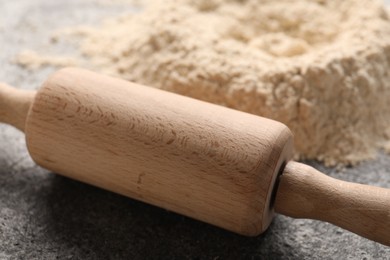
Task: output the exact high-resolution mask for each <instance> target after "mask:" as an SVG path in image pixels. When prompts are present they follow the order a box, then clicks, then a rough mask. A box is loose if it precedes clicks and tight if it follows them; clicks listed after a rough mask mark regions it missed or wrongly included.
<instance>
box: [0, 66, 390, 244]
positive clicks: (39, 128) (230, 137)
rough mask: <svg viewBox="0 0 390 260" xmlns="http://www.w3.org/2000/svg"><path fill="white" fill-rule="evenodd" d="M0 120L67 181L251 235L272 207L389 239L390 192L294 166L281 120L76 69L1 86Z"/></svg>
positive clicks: (263, 223)
mask: <svg viewBox="0 0 390 260" xmlns="http://www.w3.org/2000/svg"><path fill="white" fill-rule="evenodd" d="M0 121H1V122H5V123H8V124H11V125H13V126H15V127H16V128H18V129H20V130H22V131H24V132H25V134H26V143H27V147H28V151H29V153H30V155H31V157H32V159H33V160H34V161H35V162H36V163H37V164H38V165H40V166H42V167H44V168H46V169H49V170H50V171H53V172H56V173H59V174H61V175H64V176H66V177H69V178H72V179H75V180H79V181H82V182H85V183H88V184H91V185H94V186H97V187H101V188H103V189H106V190H109V191H112V192H116V193H119V194H122V195H125V196H128V197H131V198H134V199H137V200H140V201H143V202H146V203H150V204H152V205H156V206H159V207H162V208H165V209H168V210H171V211H174V212H177V213H180V214H183V215H185V216H188V217H191V218H195V219H198V220H201V221H204V222H207V223H210V224H213V225H216V226H219V227H221V228H224V229H227V230H230V231H233V232H236V233H239V234H243V235H247V236H256V235H258V234H260V233H262V232H263V231H265V230H266V229H267V227H268V225H269V224H270V222H271V220H272V217H273V215H274V212H277V213H281V214H284V215H287V216H291V217H295V218H311V219H316V220H322V221H327V222H330V223H333V224H335V225H338V226H340V227H342V228H344V229H347V230H350V231H352V232H355V233H356V234H359V235H361V236H364V237H366V238H369V239H371V240H374V241H377V242H380V243H382V244H384V245H387V246H389V245H390V190H389V189H385V188H379V187H372V186H367V185H362V184H356V183H348V182H345V181H341V180H336V179H333V178H331V177H328V176H326V175H324V174H322V173H320V172H318V171H317V170H315V169H314V168H312V167H309V166H307V165H304V164H301V163H298V162H294V161H291V157H292V150H293V141H292V140H293V137H292V133H291V132H290V130H289V129H288V128H287V127H286V126H285V125H283V124H282V123H279V122H276V121H273V120H270V119H266V118H262V117H259V116H255V115H252V114H248V113H244V112H240V111H236V110H233V109H229V108H226V107H222V106H218V105H214V104H210V103H207V102H203V101H200V100H196V99H192V98H189V97H184V96H181V95H177V94H174V93H170V92H166V91H163V90H159V89H156V88H151V87H146V86H141V85H137V84H134V83H130V82H127V81H124V80H120V79H115V78H111V77H108V76H103V75H99V74H96V73H94V72H90V71H87V70H82V69H77V68H66V69H62V70H59V71H57V72H55V73H54V74H52V75H51V76H50V77H49V78H48V79H47V80H46V82H45V83H44V84H43V85H42V87H41V88H40V89H39V90H38V91H37V92H35V91H26V90H18V89H16V88H12V87H10V86H8V85H5V84H2V85H1V87H0Z"/></svg>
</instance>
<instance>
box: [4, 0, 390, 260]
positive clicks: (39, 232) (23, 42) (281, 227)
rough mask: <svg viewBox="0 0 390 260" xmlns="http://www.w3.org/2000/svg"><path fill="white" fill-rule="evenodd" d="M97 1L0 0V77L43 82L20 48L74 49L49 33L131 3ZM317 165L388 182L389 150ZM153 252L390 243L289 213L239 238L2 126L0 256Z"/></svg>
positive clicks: (210, 254) (305, 255)
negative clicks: (58, 162)
mask: <svg viewBox="0 0 390 260" xmlns="http://www.w3.org/2000/svg"><path fill="white" fill-rule="evenodd" d="M97 2H98V1H97V0H85V1H77V0H70V1H65V2H64V1H50V0H35V1H30V0H13V1H5V0H0V37H1V41H0V64H1V70H0V81H6V82H8V83H10V84H13V85H15V86H19V87H21V88H27V89H34V88H38V87H39V85H40V83H41V82H42V81H43V80H44V79H45V78H46V77H47V76H48V74H49V73H50V72H52V71H53V70H54V69H53V68H45V69H41V70H38V71H28V70H25V69H22V68H20V67H18V66H16V65H14V64H12V62H11V60H12V58H13V57H14V56H15V55H16V54H17V53H18V52H19V51H21V50H23V49H33V50H37V51H38V52H41V53H52V54H58V53H65V54H66V53H74V51H75V50H74V48H73V47H72V45H71V44H66V43H58V44H55V45H53V44H49V39H50V33H51V32H52V31H54V30H55V29H58V28H62V27H65V26H70V25H75V24H80V23H86V24H93V23H96V22H97V21H99V20H100V19H101V18H102V17H106V16H110V15H112V14H118V13H121V12H123V11H126V10H129V7H126V6H125V5H121V4H115V5H102V4H97ZM124 7H126V8H124ZM310 164H312V165H314V166H315V167H316V168H319V169H320V170H322V171H324V172H326V173H327V174H329V175H331V176H333V177H337V178H340V179H344V180H348V181H354V182H360V183H367V184H372V185H377V186H382V187H390V156H388V155H383V154H380V155H379V156H378V158H377V159H376V160H374V161H370V162H366V163H362V164H361V165H359V166H357V167H354V168H348V169H346V170H345V171H343V172H338V171H337V170H336V169H329V168H325V167H323V166H321V165H320V164H317V163H315V162H310ZM389 204H390V202H389ZM149 258H152V259H155V258H159V259H160V258H170V259H171V258H180V259H181V258H191V259H194V258H195V259H196V258H200V259H240V258H245V259H247V258H255V259H263V258H264V259H390V248H389V247H385V246H383V245H380V244H378V243H375V242H371V241H368V240H366V239H364V238H361V237H359V236H357V235H354V234H352V233H350V232H348V231H344V230H342V229H340V228H337V227H335V226H332V225H330V224H327V223H321V222H318V221H313V220H294V219H291V218H288V217H284V216H277V217H276V218H275V220H274V222H273V224H272V225H271V227H270V228H269V230H268V231H267V232H266V233H265V234H263V235H261V236H258V237H256V238H246V237H242V236H239V235H235V234H232V233H230V232H227V231H224V230H221V229H218V228H216V227H212V226H210V225H207V224H204V223H201V222H198V221H195V220H191V219H188V218H186V217H183V216H179V215H177V214H174V213H171V212H167V211H165V210H162V209H159V208H156V207H153V206H149V205H146V204H143V203H140V202H137V201H134V200H131V199H128V198H125V197H122V196H119V195H116V194H113V193H110V192H107V191H104V190H100V189H98V188H94V187H91V186H89V185H86V184H82V183H79V182H75V181H73V180H70V179H67V178H64V177H61V176H58V175H55V174H52V173H50V172H47V171H45V170H43V169H41V168H39V167H38V166H36V165H34V163H33V162H32V161H31V159H30V158H29V156H28V153H27V150H26V148H25V141H24V136H23V134H22V133H20V132H18V131H17V130H16V129H14V128H12V127H9V126H5V125H0V259H149Z"/></svg>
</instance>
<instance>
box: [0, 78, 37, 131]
mask: <svg viewBox="0 0 390 260" xmlns="http://www.w3.org/2000/svg"><path fill="white" fill-rule="evenodd" d="M34 96H35V91H27V90H19V89H16V88H13V87H10V86H8V85H6V84H4V83H0V122H4V123H7V124H10V125H13V126H14V127H16V128H18V129H19V130H21V131H24V124H25V121H26V118H27V113H28V110H29V109H30V106H31V103H32V101H33V99H34Z"/></svg>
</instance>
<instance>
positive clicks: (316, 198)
mask: <svg viewBox="0 0 390 260" xmlns="http://www.w3.org/2000/svg"><path fill="white" fill-rule="evenodd" d="M275 210H276V211H277V212H278V213H281V214H284V215H287V216H290V217H294V218H310V219H317V220H322V221H327V222H330V223H332V224H335V225H337V226H339V227H342V228H345V229H347V230H350V231H352V232H354V233H356V234H359V235H361V236H363V237H366V238H369V239H371V240H374V241H377V242H380V243H382V244H385V245H387V246H390V189H384V188H379V187H373V186H368V185H362V184H358V183H350V182H345V181H341V180H337V179H334V178H331V177H329V176H326V175H325V174H322V173H321V172H319V171H317V170H316V169H314V168H313V167H310V166H308V165H304V164H302V163H298V162H289V163H288V164H287V166H286V168H285V170H284V173H283V174H282V175H281V176H280V184H279V188H278V192H277V196H276V201H275Z"/></svg>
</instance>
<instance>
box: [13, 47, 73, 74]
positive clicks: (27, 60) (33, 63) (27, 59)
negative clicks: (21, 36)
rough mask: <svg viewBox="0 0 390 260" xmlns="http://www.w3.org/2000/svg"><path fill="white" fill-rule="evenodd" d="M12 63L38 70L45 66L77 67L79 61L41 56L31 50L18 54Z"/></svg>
mask: <svg viewBox="0 0 390 260" xmlns="http://www.w3.org/2000/svg"><path fill="white" fill-rule="evenodd" d="M14 62H15V63H17V64H19V65H21V66H23V67H25V68H28V69H30V70H35V69H39V68H41V67H43V66H47V65H51V66H56V67H67V66H77V65H79V61H78V60H77V59H74V58H71V57H66V56H52V55H41V54H39V53H36V52H34V51H31V50H25V51H22V52H20V53H19V54H18V55H17V56H16V58H15V60H14Z"/></svg>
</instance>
